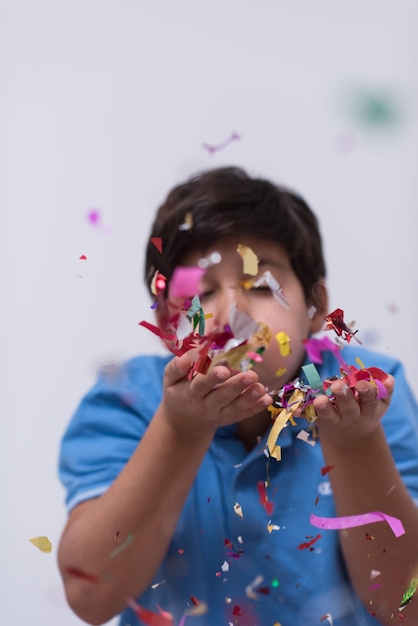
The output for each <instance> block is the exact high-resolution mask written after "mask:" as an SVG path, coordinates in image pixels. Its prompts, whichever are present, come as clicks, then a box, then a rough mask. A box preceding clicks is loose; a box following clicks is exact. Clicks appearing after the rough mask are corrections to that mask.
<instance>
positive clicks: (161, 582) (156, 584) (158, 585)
mask: <svg viewBox="0 0 418 626" xmlns="http://www.w3.org/2000/svg"><path fill="white" fill-rule="evenodd" d="M165 582H166V581H165V580H160V582H158V583H154V584H153V585H151V589H157V587H160V586H161V585H165Z"/></svg>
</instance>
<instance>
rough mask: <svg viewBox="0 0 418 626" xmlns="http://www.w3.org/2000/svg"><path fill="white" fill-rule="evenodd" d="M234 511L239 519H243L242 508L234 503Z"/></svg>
mask: <svg viewBox="0 0 418 626" xmlns="http://www.w3.org/2000/svg"><path fill="white" fill-rule="evenodd" d="M234 511H235V513H236V514H237V515H239V517H244V513H243V512H242V506H241V505H240V504H238V502H236V503H235V504H234Z"/></svg>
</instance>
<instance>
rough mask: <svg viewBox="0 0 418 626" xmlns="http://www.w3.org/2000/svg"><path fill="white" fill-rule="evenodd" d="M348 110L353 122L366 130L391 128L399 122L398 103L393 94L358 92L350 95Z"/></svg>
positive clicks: (374, 91) (372, 91)
mask: <svg viewBox="0 0 418 626" xmlns="http://www.w3.org/2000/svg"><path fill="white" fill-rule="evenodd" d="M349 108H350V113H351V116H352V117H353V118H354V120H355V121H357V122H358V123H359V124H361V125H362V126H366V127H368V128H376V129H386V128H392V127H394V126H396V125H398V124H399V122H400V121H401V112H400V103H399V101H398V98H397V97H396V96H395V94H393V93H389V92H388V93H386V92H382V91H381V92H379V91H376V90H370V89H368V90H364V89H363V90H359V91H358V92H357V93H353V94H352V95H351V99H350V105H349Z"/></svg>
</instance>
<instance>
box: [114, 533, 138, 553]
mask: <svg viewBox="0 0 418 626" xmlns="http://www.w3.org/2000/svg"><path fill="white" fill-rule="evenodd" d="M133 539H134V536H133V535H132V534H129V535H127V537H126V540H125V541H124V542H123V543H121V544H120V545H119V546H117V548H114V549H113V550H112V552H111V553H110V554H109V556H110V557H113V556H116V555H117V554H120V553H121V552H123V551H124V550H126V548H128V546H130V545H131V543H132V541H133Z"/></svg>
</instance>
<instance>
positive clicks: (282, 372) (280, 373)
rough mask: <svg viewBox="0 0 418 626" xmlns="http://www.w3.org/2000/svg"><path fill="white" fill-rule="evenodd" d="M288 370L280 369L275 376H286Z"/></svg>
mask: <svg viewBox="0 0 418 626" xmlns="http://www.w3.org/2000/svg"><path fill="white" fill-rule="evenodd" d="M286 371H287V370H286V368H285V367H279V369H278V370H276V371H275V373H274V375H275V376H283V374H286Z"/></svg>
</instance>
